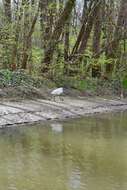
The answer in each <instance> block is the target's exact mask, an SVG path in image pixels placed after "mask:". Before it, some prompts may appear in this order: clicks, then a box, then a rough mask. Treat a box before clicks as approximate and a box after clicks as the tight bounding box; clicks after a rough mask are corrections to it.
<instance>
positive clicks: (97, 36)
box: [93, 2, 102, 58]
mask: <svg viewBox="0 0 127 190" xmlns="http://www.w3.org/2000/svg"><path fill="white" fill-rule="evenodd" d="M101 13H102V2H100V3H99V4H98V6H97V7H96V10H95V18H94V19H95V20H94V33H93V56H94V55H95V57H96V58H97V57H98V56H96V55H97V54H98V52H99V51H100V40H101V27H102V14H101Z"/></svg>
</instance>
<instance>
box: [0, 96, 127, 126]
mask: <svg viewBox="0 0 127 190" xmlns="http://www.w3.org/2000/svg"><path fill="white" fill-rule="evenodd" d="M125 110H127V101H126V100H123V101H121V100H111V99H104V98H80V97H79V98H72V97H65V99H64V101H63V102H61V101H57V102H53V101H49V100H43V99H36V100H22V101H21V100H20V101H13V102H12V101H7V100H6V101H1V102H0V127H1V128H2V127H5V126H8V127H10V126H13V125H17V124H25V123H34V122H43V121H54V120H64V119H67V118H78V117H83V116H88V115H92V114H97V113H106V112H114V111H115V112H116V111H125Z"/></svg>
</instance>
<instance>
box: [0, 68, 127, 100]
mask: <svg viewBox="0 0 127 190" xmlns="http://www.w3.org/2000/svg"><path fill="white" fill-rule="evenodd" d="M53 81H55V82H53ZM126 83H127V82H126V81H125V80H124V82H123V83H121V82H120V80H118V79H111V80H104V79H103V80H102V79H97V78H96V79H93V78H86V79H80V77H79V78H78V77H67V76H66V77H61V78H58V79H56V78H55V79H54V80H49V79H46V78H42V77H36V78H35V77H31V76H30V75H28V74H27V73H25V72H24V71H23V70H18V71H13V72H12V71H9V70H0V98H10V99H12V100H13V99H14V100H15V99H16V100H17V99H20V98H29V99H31V98H44V99H50V92H51V89H54V88H57V87H64V88H65V89H66V90H65V95H69V96H75V97H77V96H120V94H121V89H122V90H123V91H124V95H125V96H126V95H127V90H126V89H127V88H126V86H127V85H126ZM122 85H123V86H122Z"/></svg>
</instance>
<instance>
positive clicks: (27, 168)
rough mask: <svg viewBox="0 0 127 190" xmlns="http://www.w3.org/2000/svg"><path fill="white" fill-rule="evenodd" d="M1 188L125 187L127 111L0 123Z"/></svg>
mask: <svg viewBox="0 0 127 190" xmlns="http://www.w3.org/2000/svg"><path fill="white" fill-rule="evenodd" d="M0 190H127V113H117V114H104V115H97V116H94V117H85V118H83V119H74V120H71V121H65V122H60V123H58V122H54V123H50V124H44V123H42V124H38V125H35V126H28V127H27V126H24V127H19V126H18V127H13V128H8V129H7V128H6V129H1V130H0Z"/></svg>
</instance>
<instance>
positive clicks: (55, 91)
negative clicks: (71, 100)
mask: <svg viewBox="0 0 127 190" xmlns="http://www.w3.org/2000/svg"><path fill="white" fill-rule="evenodd" d="M61 94H63V87H60V88H57V89H55V90H53V91H52V92H51V95H56V96H59V95H61Z"/></svg>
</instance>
